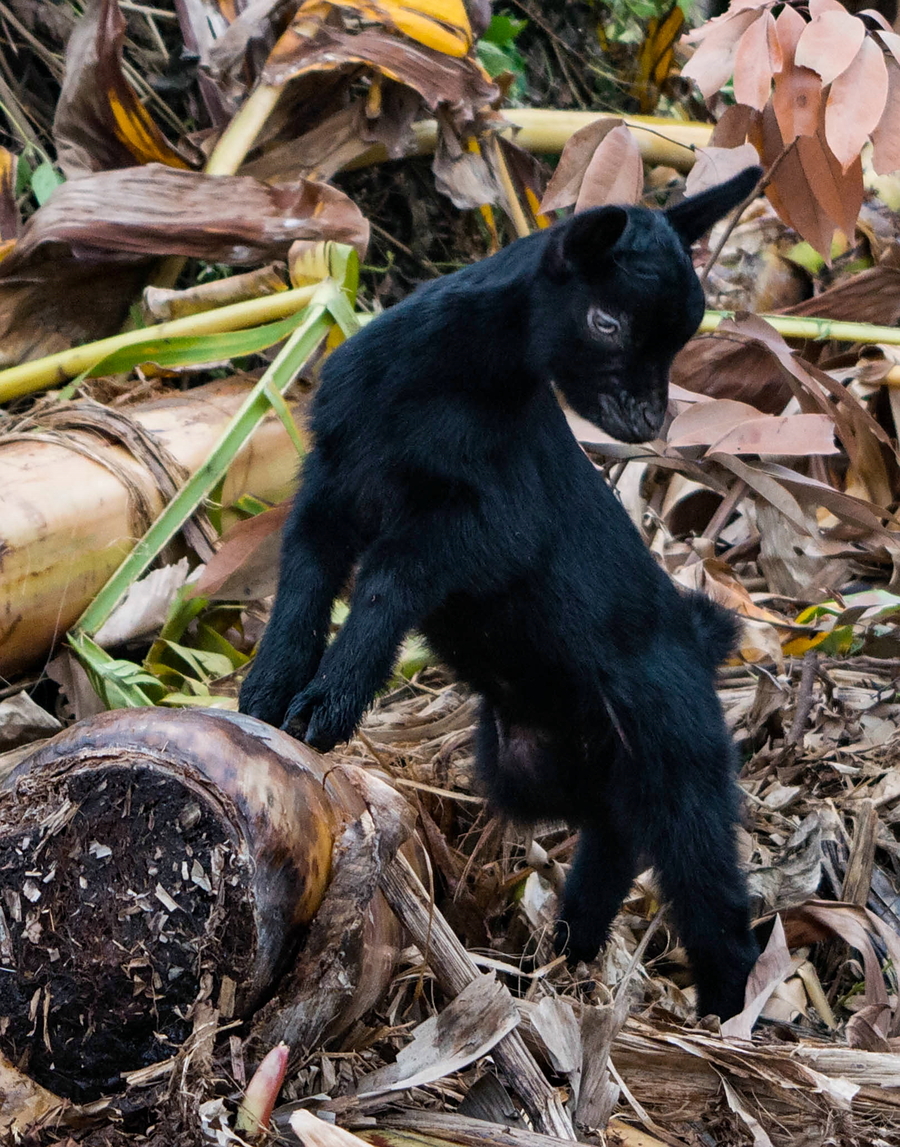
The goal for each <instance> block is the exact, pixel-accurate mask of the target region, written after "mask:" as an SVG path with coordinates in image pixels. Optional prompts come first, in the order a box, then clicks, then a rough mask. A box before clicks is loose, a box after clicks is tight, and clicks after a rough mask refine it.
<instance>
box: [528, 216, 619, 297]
mask: <svg viewBox="0 0 900 1147" xmlns="http://www.w3.org/2000/svg"><path fill="white" fill-rule="evenodd" d="M627 223H628V212H627V210H626V209H625V208H624V207H592V208H590V209H589V210H587V211H582V212H580V213H579V214H578V215H573V216H572V217H571V219H566V220H565V222H564V223H558V224H557V225H556V226H555V227H554V228H553V230H552V231H551V232H550V242H549V245H548V247H547V250H546V251H545V252H544V258H543V262H542V266H543V269H544V271H546V273H547V274H548V275H549V276H550V278H551V279H553V280H554V281H556V282H562V281H564V280H565V279H568V278H569V276H570V275H572V273H573V272H574V271H575V270H576V269H577V268H578V267H585V268H587V269H589V268H591V267H594V266H596V265H597V264H598V263H599V262H600V261H601V260H602V259H604V258H605V257H606V256H607V255H608V254H609V252H610V251H611V250H612V249H613V247H615V245H616V243H618V241H619V239H620V238H621V235H622V232H623V231H624V230H625V226H626V224H627Z"/></svg>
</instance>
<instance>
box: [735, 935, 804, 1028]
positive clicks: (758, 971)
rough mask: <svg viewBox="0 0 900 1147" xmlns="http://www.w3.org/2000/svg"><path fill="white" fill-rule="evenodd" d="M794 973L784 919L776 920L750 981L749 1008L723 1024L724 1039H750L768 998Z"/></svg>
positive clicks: (748, 988) (746, 1006)
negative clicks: (782, 921) (782, 920)
mask: <svg viewBox="0 0 900 1147" xmlns="http://www.w3.org/2000/svg"><path fill="white" fill-rule="evenodd" d="M793 970H794V963H793V960H792V959H791V953H790V949H789V948H788V946H787V940H786V938H785V934H784V925H783V924H782V923H781V917H780V916H776V917H775V925H774V927H773V928H772V934H771V935H770V936H769V942H768V943H767V944H766V947H765V949H764V951H763V952H762V953H761V954H760V957H759V959H758V960H757V961H756V964H755V966H754V968H753V971H752V972H751V973H750V976H749V978H748V980H747V989H746V1005H745V1007H744V1009H743V1011H741V1012H739V1013H738V1014H737V1015H736V1016H732V1017H731V1019H730V1020H726V1021H725V1023H723V1024H722V1035H723V1036H725V1037H726V1038H731V1039H750V1035H751V1031H752V1029H753V1025H754V1024H755V1023H756V1021H757V1020H758V1019H759V1017H760V1014H761V1013H762V1010H763V1008H764V1007H765V1005H766V1001H767V1000H768V998H769V996H771V994H772V992H774V991H775V989H776V988H777V987H778V985H779V984H781V983H783V981H784V980H785V979H786V978H787V977H788V976H789V975H790V974H791V972H792V971H793Z"/></svg>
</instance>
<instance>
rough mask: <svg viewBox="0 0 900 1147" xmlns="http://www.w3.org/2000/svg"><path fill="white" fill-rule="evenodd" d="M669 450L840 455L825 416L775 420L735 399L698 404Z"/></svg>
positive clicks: (682, 420)
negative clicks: (695, 448)
mask: <svg viewBox="0 0 900 1147" xmlns="http://www.w3.org/2000/svg"><path fill="white" fill-rule="evenodd" d="M667 441H668V445H669V446H674V447H687V446H708V447H709V448H710V451H713V450H714V451H716V452H718V453H723V454H790V455H794V456H797V457H801V458H805V457H808V456H809V455H810V454H836V453H838V448H837V446H836V445H835V442H834V423H833V422H832V420H831V419H830V418H829V417H828V416H827V415H825V414H792V415H789V416H782V417H774V416H773V415H770V414H763V413H761V411H759V410H757V409H756V408H755V407H753V406H748V405H747V404H746V403H743V402H734V401H732V400H730V399H720V400H719V401H718V402H698V403H696V404H695V405H694V406H692V407H689V408H688V409H687V410H685V411H683V412H682V413H681V414H679V415H678V416H677V417H676V418H675V420H674V421H673V422H672V425H671V427H670V429H669V434H668V439H667Z"/></svg>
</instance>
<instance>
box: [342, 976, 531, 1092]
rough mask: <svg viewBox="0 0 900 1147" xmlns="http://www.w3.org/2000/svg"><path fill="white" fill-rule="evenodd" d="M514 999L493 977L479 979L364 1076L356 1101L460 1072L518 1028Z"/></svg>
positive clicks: (358, 1085) (418, 1085) (420, 1025)
mask: <svg viewBox="0 0 900 1147" xmlns="http://www.w3.org/2000/svg"><path fill="white" fill-rule="evenodd" d="M519 1018H520V1017H519V1013H518V1010H517V1009H516V1005H515V1003H514V1002H513V999H512V996H511V995H510V994H509V992H508V991H507V990H506V988H505V987H503V985H502V984H500V983H499V982H498V980H497V977H496V974H495V973H493V972H491V973H487V974H485V975H481V976H479V977H478V978H477V979H475V980H472V981H471V983H469V984H467V985H466V986H465V987H464V988H463V990H462V991H461V992H460V993H459V995H458V996H456V997H455V998H454V999H453V1000H451V1001H450V1003H449V1004H447V1005H446V1007H445V1008H444V1009H443V1010H442V1011H441V1012H440V1013H439V1014H438V1015H437V1016H430V1017H429V1018H428V1019H427V1020H425V1021H424V1022H423V1023H421V1024H419V1025H418V1027H416V1028H415V1029H414V1030H413V1033H412V1042H411V1043H408V1044H406V1045H405V1046H404V1047H403V1048H402V1049H401V1050H400V1052H399V1053H398V1054H397V1058H396V1060H395V1061H394V1062H393V1063H390V1064H388V1065H387V1066H385V1067H381V1068H378V1069H377V1070H376V1071H373V1072H372V1073H371V1074H370V1075H365V1076H363V1078H362V1079H361V1080H360V1081H359V1083H358V1084H357V1086H356V1091H355V1093H356V1094H357V1095H358V1096H360V1097H365V1096H372V1095H381V1094H384V1093H387V1092H392V1091H404V1090H406V1089H407V1088H409V1087H421V1086H423V1085H424V1084H426V1083H433V1082H434V1081H435V1080H437V1079H443V1078H444V1076H447V1075H450V1074H452V1073H453V1072H455V1071H461V1070H462V1068H464V1067H467V1066H468V1065H469V1064H470V1063H472V1062H473V1061H474V1060H476V1059H480V1058H481V1056H483V1055H487V1054H488V1052H489V1051H490V1050H491V1048H492V1047H494V1045H495V1044H496V1043H497V1042H498V1041H499V1040H501V1039H502V1038H503V1037H504V1036H505V1035H508V1034H509V1033H510V1032H511V1031H512V1030H513V1028H515V1027H516V1026H517V1024H518V1023H519Z"/></svg>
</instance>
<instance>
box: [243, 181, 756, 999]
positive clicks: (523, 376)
mask: <svg viewBox="0 0 900 1147" xmlns="http://www.w3.org/2000/svg"><path fill="white" fill-rule="evenodd" d="M758 176H759V171H758V169H755V168H754V169H749V170H747V171H745V172H743V173H741V174H740V175H737V176H735V177H734V178H733V179H731V180H729V181H728V182H727V183H723V184H721V185H720V186H718V187H714V188H711V189H710V190H708V191H706V192H703V193H701V194H699V195H696V196H694V197H693V198H689V199H686V200H685V201H684V202H682V203H680V204H678V205H677V206H675V207H673V208H670V209H668V210H666V211H648V210H646V209H644V208H640V207H628V208H624V207H598V208H594V209H592V210H589V211H585V212H583V213H582V214H580V215H576V216H573V217H572V218H570V219H567V220H565V221H564V222H561V223H558V224H557V225H556V226H554V227H552V228H550V229H549V230H546V231H542V232H538V233H536V234H534V235H530V236H528V237H527V238H525V239H520V240H519V241H518V242H516V243H513V244H511V245H510V246H509V247H507V248H506V249H505V250H503V251H501V252H500V253H499V254H497V255H494V256H493V257H492V258H489V259H485V260H484V261H483V262H481V263H477V264H475V265H473V266H471V267H467V268H465V269H464V270H462V271H459V272H457V273H456V274H453V275H448V276H447V277H446V278H443V279H441V280H439V281H437V282H433V283H429V284H427V285H426V286H424V287H421V288H419V289H418V290H417V291H415V292H414V293H413V294H412V295H411V296H410V297H409V298H408V299H406V300H405V301H404V302H402V303H400V304H399V305H397V306H395V307H393V308H391V309H390V310H389V311H387V312H386V313H385V314H383V315H381V316H380V317H379V318H378V319H376V320H375V321H373V322H372V323H371V324H370V325H368V326H367V327H365V329H364V330H363V331H361V332H360V333H359V334H357V335H355V336H354V337H353V338H352V339H350V340H349V341H348V342H347V343H345V344H344V345H343V346H341V347H340V348H339V349H338V350H337V351H335V353H334V354H333V355H332V356H331V358H330V359H329V360H328V362H327V363H326V365H325V367H324V369H323V372H322V382H321V387H320V389H319V392H318V394H317V395H316V398H315V401H314V404H313V413H312V429H313V433H314V437H315V449H314V450H313V452H312V454H311V455H310V457H309V458H308V459H307V461H306V464H305V467H304V474H303V484H302V487H301V489H300V493H299V495H298V497H297V499H296V502H295V504H294V508H293V511H292V515H291V517H290V520H289V522H288V525H287V527H286V532H285V537H284V543H283V549H282V559H281V560H282V565H281V579H280V584H279V589H278V596H277V600H276V602H275V608H274V612H273V614H272V619H271V621H270V623H269V626H268V629H267V630H266V633H265V636H264V637H263V640H262V643H261V645H260V649H259V653H258V654H257V657H256V663H255V664H254V666H253V669H252V670H251V672H250V675H249V677H248V679H247V681H246V683H245V685H244V688H243V691H242V693H241V708H242V709H243V710H244V712H246V713H250V714H253V715H254V716H256V717H261V718H262V719H263V720H265V721H268V722H270V723H271V724H273V725H282V724H283V727H284V728H285V729H287V730H288V731H289V732H292V733H294V734H295V735H296V736H298V737H301V738H303V739H305V740H306V741H307V742H308V743H309V744H311V745H314V746H315V747H316V748H319V749H330V748H331V747H332V746H333V745H334V744H336V743H337V742H338V741H344V740H346V739H347V738H349V737H350V736H351V735H352V733H353V731H354V729H355V728H356V726H357V724H358V723H359V721H360V719H361V717H362V715H363V713H364V711H365V709H366V707H367V706H368V705H369V704H370V702H371V701H372V698H373V697H374V695H375V693H376V691H377V690H378V689H379V688H380V687H381V686H382V685H383V684H384V682H385V680H386V679H387V677H388V675H389V673H390V671H391V668H392V665H393V661H394V658H395V656H396V652H397V648H398V646H399V644H400V642H401V640H402V639H403V637H404V635H405V634H406V632H407V631H408V630H410V629H419V630H421V631H422V632H423V633H424V635H425V637H426V638H427V640H428V642H429V644H430V645H431V646H432V648H433V649H434V650H435V651H436V652H437V653H438V654H439V655H440V657H441V658H442V659H443V660H444V661H445V662H446V663H447V664H448V665H449V666H451V667H452V669H453V670H454V671H455V672H456V673H457V674H459V676H460V677H461V678H462V679H464V680H465V681H467V682H468V683H469V684H470V685H471V686H472V688H473V689H475V690H477V691H478V692H479V693H480V694H481V696H482V698H483V703H482V709H481V719H480V728H479V735H478V749H477V753H478V762H479V768H480V772H481V776H482V778H483V782H484V784H485V786H486V788H487V791H488V794H489V796H490V798H491V800H492V801H493V802H494V803H495V804H496V806H497V807H498V808H499V809H500V810H502V811H504V812H506V813H507V814H509V815H510V816H513V817H515V818H517V819H519V820H522V821H531V822H533V821H536V820H538V819H541V820H544V819H548V818H553V819H557V818H559V819H564V820H566V821H568V822H569V823H570V824H572V825H576V826H579V827H580V828H581V838H580V842H579V845H578V849H577V853H576V857H575V862H574V864H573V866H572V871H571V875H570V876H569V881H568V885H567V887H566V893H565V897H564V905H563V911H562V921H561V925H560V928H561V943H562V945H563V946H564V947H566V948H567V949H568V951H569V954H570V956H571V957H573V958H583V959H592V958H593V957H594V956H596V954H597V951H598V949H599V948H600V946H601V945H602V944H603V943H604V942H605V940H606V938H607V935H608V931H609V927H610V924H611V922H612V920H613V917H614V916H615V913H616V911H617V910H618V908H619V905H620V904H621V901H622V899H623V897H624V896H625V894H626V893H627V891H628V888H629V885H630V883H631V881H632V879H633V877H634V875H635V873H636V872H637V871H638V868H639V865H640V864H642V863H644V861H645V860H650V861H652V863H653V864H654V865H655V866H656V869H657V872H658V874H659V879H660V881H661V884H662V888H663V891H664V893H665V895H666V897H667V898H668V899H669V900H671V903H672V905H673V908H674V913H675V920H676V923H677V926H678V930H679V933H680V935H681V938H682V941H683V943H684V944H685V946H686V948H687V951H688V955H689V957H690V960H691V964H692V967H693V971H694V975H695V978H696V981H697V984H698V987H699V1008H700V1013H701V1014H706V1013H708V1012H715V1013H717V1014H718V1015H720V1016H723V1017H725V1016H730V1015H732V1014H734V1013H735V1012H737V1011H738V1010H740V1008H741V1007H742V1004H743V989H744V983H745V980H746V977H747V973H748V971H749V969H750V967H751V966H752V964H753V961H754V959H755V956H756V954H757V947H756V943H755V941H754V939H753V936H752V933H751V932H750V930H749V926H748V910H747V895H746V889H745V883H744V878H743V876H742V874H741V872H740V870H739V868H738V863H737V859H736V853H735V839H734V829H735V822H736V818H737V807H738V806H737V796H738V792H737V786H736V784H735V777H734V770H735V765H734V754H733V749H732V745H731V741H730V739H729V737H728V734H727V731H726V728H725V725H724V722H723V719H722V713H721V710H720V707H719V703H718V700H717V698H716V693H715V689H714V675H715V669H716V666H717V664H718V663H719V662H720V661H721V660H722V659H723V658H724V657H725V656H726V655H727V654H728V652H729V651H730V649H731V647H732V644H733V642H734V638H735V629H734V625H733V622H732V620H731V618H730V616H729V615H728V614H727V613H726V612H725V611H724V610H722V609H721V608H719V607H718V606H716V605H714V604H713V603H712V602H710V601H709V600H707V599H706V598H704V597H702V596H699V595H697V594H690V593H680V592H678V591H677V590H676V589H675V588H674V587H673V585H672V583H671V582H670V580H669V578H668V577H667V576H666V575H665V573H663V571H662V570H660V569H659V567H658V566H657V565H656V563H655V562H654V561H653V559H652V558H651V557H650V555H649V554H648V552H647V550H646V548H645V547H644V544H643V542H642V541H641V538H640V536H639V535H638V533H637V531H636V530H635V529H634V528H633V526H632V525H631V523H630V521H629V519H628V516H627V515H626V513H625V511H624V510H623V509H622V507H621V506H620V505H619V503H618V501H617V500H616V498H615V497H614V495H613V494H612V493H611V491H610V490H609V487H608V486H607V485H606V483H605V482H604V481H603V479H602V478H601V477H600V475H599V474H598V473H597V471H596V470H595V468H594V467H593V465H592V464H591V463H590V462H589V460H588V459H587V457H586V456H585V455H584V453H583V452H582V451H581V450H580V448H579V447H578V445H577V443H576V442H575V439H574V438H573V436H572V434H571V432H570V430H569V428H568V426H567V424H566V420H565V418H564V416H563V413H562V411H561V410H560V408H559V405H558V404H557V402H556V398H555V397H554V394H553V390H552V388H551V383H555V384H556V386H557V387H558V388H559V390H560V391H561V392H562V393H563V395H564V396H565V398H566V399H567V400H568V402H569V403H570V405H571V406H572V407H573V408H574V410H576V411H577V412H578V413H579V414H581V415H582V416H583V417H585V418H587V419H589V420H590V421H591V422H593V423H595V424H597V425H598V426H601V427H602V428H603V429H605V430H606V431H608V432H609V433H610V434H613V435H615V436H616V437H617V438H621V439H624V440H625V441H627V442H640V441H643V440H645V439H647V438H649V437H651V436H653V435H654V434H656V433H657V432H658V431H659V429H660V427H661V425H662V421H663V417H664V415H665V410H666V393H667V386H668V371H669V366H670V363H671V361H672V357H673V356H674V354H675V353H676V351H678V350H679V349H680V348H681V347H682V346H683V345H684V343H685V342H687V340H688V339H689V338H690V336H691V335H692V334H693V333H694V331H695V330H696V328H697V324H698V323H699V321H700V317H701V315H702V313H703V294H702V291H701V289H700V285H699V283H698V281H697V277H696V275H695V274H694V270H693V267H692V265H691V260H690V257H689V247H690V244H691V243H692V242H693V241H694V240H695V239H697V238H699V236H700V235H702V234H703V233H704V232H705V231H706V230H707V229H708V228H709V227H710V226H711V225H712V224H713V223H714V222H715V221H716V220H717V219H719V218H720V217H722V216H723V215H724V214H725V213H726V212H727V211H729V210H730V209H731V208H732V207H734V206H735V205H736V204H737V203H739V202H740V201H741V200H742V199H743V198H744V197H745V196H746V195H747V194H748V193H749V192H750V191H751V189H752V188H753V186H754V183H755V181H756V180H757V178H758ZM356 563H358V569H357V573H356V581H355V586H354V589H353V595H352V602H351V608H350V614H349V616H348V618H347V620H346V621H345V622H344V625H343V627H342V629H341V631H340V633H339V634H338V636H337V637H336V638H335V640H334V641H333V642H332V644H331V645H330V646H328V648H327V649H326V638H327V635H328V630H329V618H330V614H331V607H332V602H333V600H334V598H335V596H336V595H337V594H338V593H339V592H340V590H341V588H342V586H343V585H344V584H345V582H346V581H347V578H348V576H349V575H350V573H351V570H352V568H353V567H354V565H356Z"/></svg>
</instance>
